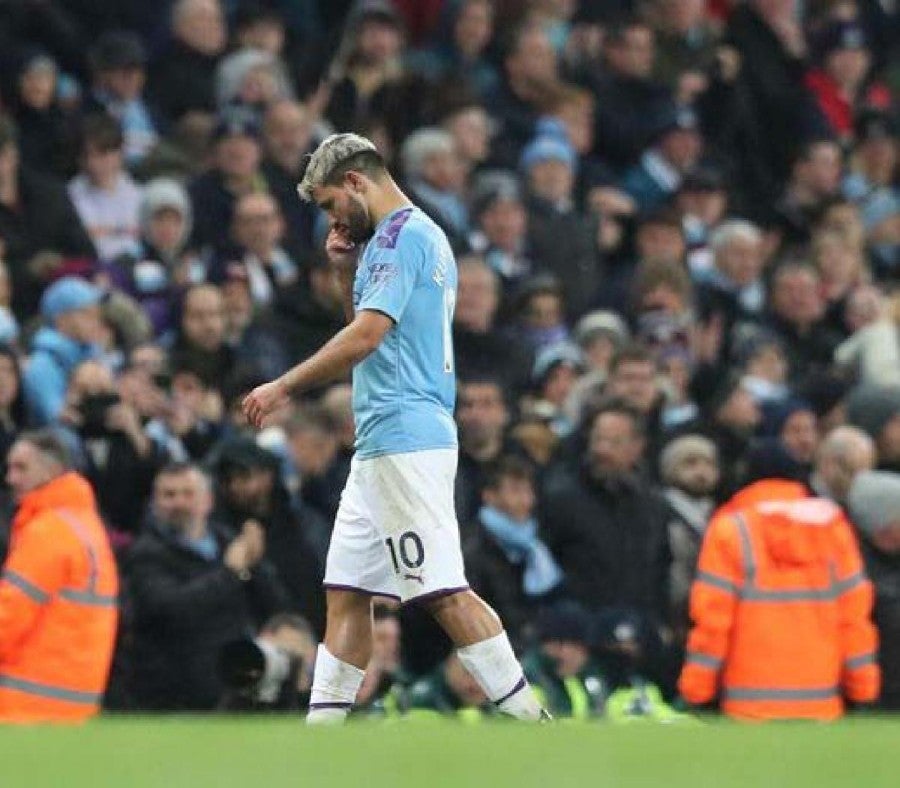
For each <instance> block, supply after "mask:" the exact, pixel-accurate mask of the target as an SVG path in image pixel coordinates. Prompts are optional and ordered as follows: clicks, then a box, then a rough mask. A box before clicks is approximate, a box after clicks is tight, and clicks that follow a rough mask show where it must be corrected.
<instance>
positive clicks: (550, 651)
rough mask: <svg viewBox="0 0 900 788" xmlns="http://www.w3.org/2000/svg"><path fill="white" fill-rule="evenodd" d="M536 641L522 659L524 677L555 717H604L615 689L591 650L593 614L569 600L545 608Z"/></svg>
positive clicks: (540, 614)
mask: <svg viewBox="0 0 900 788" xmlns="http://www.w3.org/2000/svg"><path fill="white" fill-rule="evenodd" d="M536 619H537V620H536V628H537V638H536V640H537V645H536V646H535V647H533V648H531V649H530V650H529V651H527V652H526V653H525V654H524V655H523V657H522V667H523V668H524V671H525V677H526V678H527V679H528V682H529V683H530V684H531V686H532V687H534V688H535V692H536V694H537V695H538V697H539V698H540V699H541V703H542V704H543V706H544V708H546V709H547V710H548V711H549V712H550V713H551V714H553V716H554V718H561V719H576V720H587V719H591V718H592V717H599V716H602V715H603V712H604V711H605V708H604V705H605V702H606V699H607V697H608V695H609V692H610V689H611V688H610V685H609V682H608V681H607V678H606V676H604V674H603V671H602V670H601V668H600V666H599V665H598V664H597V661H596V660H595V659H594V658H593V657H592V655H591V650H590V646H589V644H590V640H591V635H590V629H591V626H590V625H591V621H590V616H588V615H587V613H586V612H585V611H584V610H583V609H582V608H581V607H579V606H578V605H575V604H572V603H566V602H557V603H556V604H553V605H550V606H548V607H545V608H544V609H542V610H541V611H540V613H539V614H538V615H537V617H536Z"/></svg>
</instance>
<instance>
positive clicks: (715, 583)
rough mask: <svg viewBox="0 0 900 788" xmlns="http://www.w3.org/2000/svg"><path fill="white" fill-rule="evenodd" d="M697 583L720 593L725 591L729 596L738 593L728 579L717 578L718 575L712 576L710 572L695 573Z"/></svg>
mask: <svg viewBox="0 0 900 788" xmlns="http://www.w3.org/2000/svg"><path fill="white" fill-rule="evenodd" d="M697 582H698V583H705V584H706V585H708V586H712V587H713V588H718V589H720V590H722V591H727V592H728V593H729V594H736V593H737V592H738V587H737V584H736V583H732V582H731V581H730V580H729V579H728V578H725V577H719V575H714V574H712V573H711V572H697Z"/></svg>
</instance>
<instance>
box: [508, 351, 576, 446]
mask: <svg viewBox="0 0 900 788" xmlns="http://www.w3.org/2000/svg"><path fill="white" fill-rule="evenodd" d="M583 372H584V358H583V356H582V355H581V350H580V349H579V347H578V346H577V345H574V344H572V343H571V342H558V343H556V344H554V345H546V346H545V347H543V348H541V349H540V350H539V351H538V352H537V354H536V355H535V359H534V369H533V370H532V372H531V385H532V390H533V392H534V397H535V403H534V404H535V405H536V406H540V407H541V408H542V410H543V412H544V415H545V417H546V418H548V419H549V420H550V426H551V428H552V429H553V431H554V432H555V433H556V434H557V435H558V436H559V437H565V436H567V435H569V433H571V432H572V429H573V427H574V426H575V422H574V421H572V420H570V419H569V416H568V414H567V411H566V409H565V407H564V406H565V405H566V404H567V403H568V402H569V401H570V398H571V396H572V393H573V391H574V390H575V384H576V383H577V381H578V379H579V377H580V376H581V375H582V373H583ZM523 402H524V400H523Z"/></svg>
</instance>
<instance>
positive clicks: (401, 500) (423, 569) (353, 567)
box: [324, 449, 469, 602]
mask: <svg viewBox="0 0 900 788" xmlns="http://www.w3.org/2000/svg"><path fill="white" fill-rule="evenodd" d="M456 463H457V451H456V449H431V450H428V451H417V452H409V453H406V454H387V455H383V456H381V457H372V458H371V459H364V460H358V459H356V458H354V459H353V462H352V463H351V466H350V476H349V478H348V479H347V485H346V487H344V491H343V493H342V494H341V503H340V506H339V508H338V513H337V518H336V519H335V523H334V532H333V533H332V535H331V546H330V547H329V549H328V561H327V563H326V566H325V583H324V585H325V587H326V588H334V589H345V590H348V591H361V592H364V593H368V594H372V595H378V596H389V597H394V598H395V599H399V600H400V601H401V602H408V601H411V600H413V599H420V598H421V597H434V596H440V595H442V594H448V593H453V592H455V591H464V590H466V589H467V588H468V587H469V584H468V582H467V581H466V575H465V570H464V569H463V559H462V550H461V548H460V543H459V525H458V524H457V522H456V511H455V509H454V503H453V484H454V479H455V477H456Z"/></svg>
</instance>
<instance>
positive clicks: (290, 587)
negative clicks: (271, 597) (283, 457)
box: [215, 438, 328, 635]
mask: <svg viewBox="0 0 900 788" xmlns="http://www.w3.org/2000/svg"><path fill="white" fill-rule="evenodd" d="M215 482H216V498H217V506H216V516H215V519H216V520H217V522H220V523H222V525H224V526H225V527H226V528H229V529H230V530H231V532H232V533H238V532H239V531H240V529H241V527H242V524H243V523H245V522H246V521H248V520H252V521H253V522H255V523H258V524H259V525H260V526H261V527H262V528H263V530H264V532H265V539H266V549H267V551H268V553H267V554H268V557H269V561H270V562H271V564H272V566H273V567H274V568H275V570H276V572H277V573H278V576H279V578H280V579H281V582H282V584H283V585H284V587H285V588H286V589H287V592H288V598H289V601H290V607H291V609H292V610H294V611H296V612H298V613H300V614H301V615H302V616H303V617H304V618H305V619H306V620H307V621H309V622H310V624H312V626H313V629H314V630H315V632H316V633H317V634H318V635H321V634H322V633H324V631H325V619H324V610H325V604H324V598H323V596H324V595H323V592H322V586H321V581H322V574H323V573H324V566H325V564H324V559H325V555H324V552H323V551H322V547H323V546H324V545H325V544H327V541H328V537H327V532H328V527H327V525H326V524H325V521H324V520H323V519H322V517H321V516H320V515H319V514H318V513H316V511H315V510H313V509H312V508H310V507H308V506H303V505H302V504H299V503H298V502H297V501H292V500H291V498H290V496H289V494H288V491H287V489H286V488H285V487H284V485H283V483H282V481H281V479H280V475H279V473H278V459H277V457H275V455H273V454H272V453H271V452H268V451H266V450H265V449H262V448H260V447H259V446H257V445H256V443H254V442H253V441H252V440H249V439H247V438H237V439H232V440H229V441H226V442H225V443H223V444H222V445H220V446H219V447H218V449H217V451H216V460H215Z"/></svg>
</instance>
